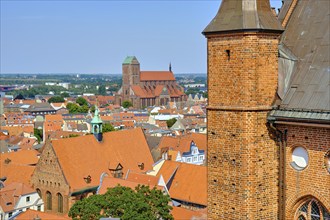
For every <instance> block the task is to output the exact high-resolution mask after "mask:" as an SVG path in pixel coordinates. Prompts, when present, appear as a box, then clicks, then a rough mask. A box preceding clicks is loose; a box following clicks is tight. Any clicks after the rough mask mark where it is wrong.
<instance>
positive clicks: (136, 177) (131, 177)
mask: <svg viewBox="0 0 330 220" xmlns="http://www.w3.org/2000/svg"><path fill="white" fill-rule="evenodd" d="M126 180H128V181H132V182H136V183H140V184H141V185H146V186H157V184H158V180H159V177H156V176H151V175H147V174H142V173H136V172H129V173H128V174H127V178H126Z"/></svg>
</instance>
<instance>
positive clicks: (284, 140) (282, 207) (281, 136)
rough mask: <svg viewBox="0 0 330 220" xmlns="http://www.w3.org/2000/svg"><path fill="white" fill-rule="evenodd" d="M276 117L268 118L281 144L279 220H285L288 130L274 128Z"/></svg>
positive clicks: (277, 140)
mask: <svg viewBox="0 0 330 220" xmlns="http://www.w3.org/2000/svg"><path fill="white" fill-rule="evenodd" d="M275 120H276V119H275V118H274V117H268V122H269V126H270V128H271V129H272V130H273V131H274V132H275V134H276V142H277V143H279V147H280V149H279V153H280V155H279V156H280V161H279V206H280V208H279V219H280V220H284V219H285V204H286V193H285V192H286V173H285V170H286V146H287V133H288V130H287V129H285V130H284V132H282V131H281V130H279V129H278V128H276V127H275V126H274V123H275Z"/></svg>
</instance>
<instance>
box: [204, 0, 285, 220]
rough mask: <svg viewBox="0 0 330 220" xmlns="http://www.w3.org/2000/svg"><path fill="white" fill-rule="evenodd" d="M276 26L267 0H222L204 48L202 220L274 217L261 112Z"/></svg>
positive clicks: (272, 86) (267, 95) (271, 156)
mask: <svg viewBox="0 0 330 220" xmlns="http://www.w3.org/2000/svg"><path fill="white" fill-rule="evenodd" d="M282 32H283V29H282V27H281V25H280V24H279V23H278V21H277V19H276V18H275V16H274V15H273V13H272V11H271V9H270V3H269V0H222V3H221V6H220V9H219V11H218V13H217V15H216V16H215V18H214V19H213V20H212V21H211V23H210V24H209V25H208V26H207V27H206V28H205V30H204V31H203V34H204V35H205V36H206V38H207V48H208V49H207V50H208V53H207V54H208V94H209V104H208V218H209V219H251V220H252V219H253V220H254V219H263V220H265V219H278V218H279V214H278V213H279V204H278V203H279V202H278V200H279V187H278V181H279V180H278V177H279V168H278V166H279V162H278V150H277V146H276V144H275V142H274V141H273V140H272V138H271V137H270V132H269V129H268V126H267V119H266V118H267V114H268V112H269V111H270V110H271V107H272V105H273V104H274V100H275V97H276V90H277V76H278V67H277V66H278V64H277V63H278V42H279V37H280V35H281V33H282Z"/></svg>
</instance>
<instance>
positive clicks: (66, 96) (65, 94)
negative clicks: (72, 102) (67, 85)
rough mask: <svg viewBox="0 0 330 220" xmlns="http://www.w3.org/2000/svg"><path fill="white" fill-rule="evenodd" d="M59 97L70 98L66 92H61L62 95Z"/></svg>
mask: <svg viewBox="0 0 330 220" xmlns="http://www.w3.org/2000/svg"><path fill="white" fill-rule="evenodd" d="M61 97H63V98H68V97H70V94H69V93H67V92H63V93H61Z"/></svg>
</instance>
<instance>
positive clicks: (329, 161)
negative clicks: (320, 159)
mask: <svg viewBox="0 0 330 220" xmlns="http://www.w3.org/2000/svg"><path fill="white" fill-rule="evenodd" d="M324 163H325V167H326V168H327V170H328V172H329V173H330V151H328V153H326V155H325V157H324Z"/></svg>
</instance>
